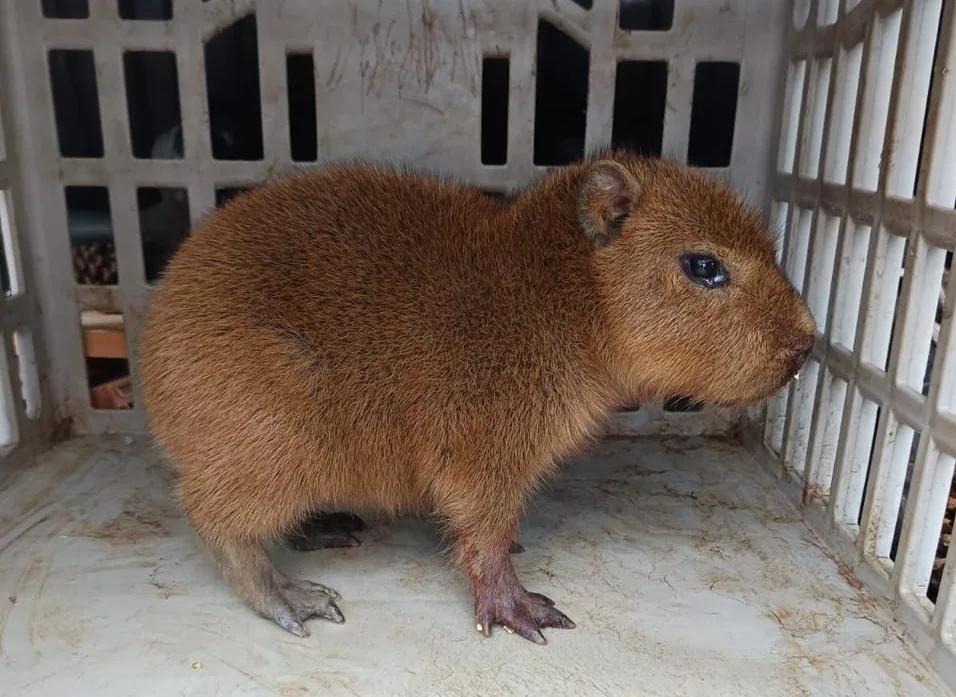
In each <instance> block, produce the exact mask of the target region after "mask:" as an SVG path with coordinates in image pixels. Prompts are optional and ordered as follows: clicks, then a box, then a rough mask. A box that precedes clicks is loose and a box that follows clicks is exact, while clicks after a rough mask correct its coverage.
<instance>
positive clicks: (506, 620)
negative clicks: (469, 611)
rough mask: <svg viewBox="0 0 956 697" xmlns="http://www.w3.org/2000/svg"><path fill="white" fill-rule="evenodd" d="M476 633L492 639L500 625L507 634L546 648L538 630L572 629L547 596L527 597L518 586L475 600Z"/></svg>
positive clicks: (486, 594)
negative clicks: (494, 628)
mask: <svg viewBox="0 0 956 697" xmlns="http://www.w3.org/2000/svg"><path fill="white" fill-rule="evenodd" d="M475 619H476V620H477V623H478V624H477V629H478V631H479V632H481V633H482V634H484V635H485V636H491V628H492V626H494V625H500V626H502V627H503V628H504V630H505V631H506V632H508V633H509V634H520V635H521V636H523V637H524V638H525V639H528V640H529V641H533V642H534V643H536V644H547V643H548V640H547V639H545V638H544V635H543V634H542V633H541V630H542V629H544V628H546V627H555V628H558V629H574V622H572V621H571V620H570V619H569V618H568V616H567V615H565V614H564V613H563V612H561V611H560V610H558V609H557V608H556V607H555V606H554V601H552V600H551V599H550V598H548V597H547V596H544V595H541V594H540V593H529V592H528V591H526V590H525V589H524V588H521V587H520V586H519V587H518V588H515V589H513V590H512V589H508V590H505V591H502V592H499V593H484V594H482V595H481V596H480V597H478V598H477V599H476V600H475Z"/></svg>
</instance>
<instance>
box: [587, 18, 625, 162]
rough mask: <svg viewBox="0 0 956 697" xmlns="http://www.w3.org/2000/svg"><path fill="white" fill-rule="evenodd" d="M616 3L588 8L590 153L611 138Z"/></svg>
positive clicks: (615, 63) (615, 61) (588, 136)
mask: <svg viewBox="0 0 956 697" xmlns="http://www.w3.org/2000/svg"><path fill="white" fill-rule="evenodd" d="M617 4H618V3H617V2H599V3H596V4H595V5H594V6H593V7H592V8H591V9H590V10H589V11H588V26H589V29H590V31H589V37H590V39H591V40H590V42H589V44H588V48H589V50H590V54H591V59H590V64H589V66H588V106H587V110H588V111H587V120H586V122H585V123H586V125H585V132H584V151H585V153H589V152H592V151H594V150H595V149H597V148H598V147H601V146H603V145H605V144H607V143H609V142H610V141H611V127H612V123H613V120H614V119H613V116H614V75H615V73H616V70H615V68H616V66H617V58H616V55H615V50H614V33H615V31H616V28H615V24H616V22H617V12H618V8H617Z"/></svg>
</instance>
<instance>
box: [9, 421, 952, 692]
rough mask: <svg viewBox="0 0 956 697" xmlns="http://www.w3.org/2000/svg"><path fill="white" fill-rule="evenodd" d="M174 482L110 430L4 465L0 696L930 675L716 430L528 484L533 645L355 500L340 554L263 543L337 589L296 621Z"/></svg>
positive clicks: (795, 684)
mask: <svg viewBox="0 0 956 697" xmlns="http://www.w3.org/2000/svg"><path fill="white" fill-rule="evenodd" d="M0 475H2V473H0ZM169 481H170V477H169V475H168V471H167V470H166V468H165V467H164V466H163V464H162V462H161V460H160V458H159V457H158V456H157V454H156V453H155V451H154V450H153V449H152V448H151V447H150V446H149V445H148V443H147V442H146V440H145V439H137V440H136V441H135V442H133V441H130V439H125V440H124V439H119V438H116V439H80V440H77V441H73V442H70V443H67V444H63V445H60V446H58V447H57V448H56V449H55V450H53V451H51V452H50V453H48V454H46V455H44V456H42V458H41V459H40V462H38V463H37V464H36V466H35V467H33V468H31V469H28V470H24V471H22V472H17V473H7V474H6V476H5V477H2V478H0V482H2V488H0V594H2V595H0V685H3V686H4V689H3V690H0V692H3V694H5V695H11V697H12V696H13V695H17V697H34V696H36V697H49V696H50V695H59V694H62V695H70V696H71V697H86V696H90V697H113V696H114V695H115V696H117V697H120V696H122V697H131V696H138V695H196V696H203V697H206V696H213V695H250V696H252V695H255V696H257V697H264V696H272V695H276V696H280V697H298V696H304V695H312V694H322V695H361V696H365V695H368V696H370V697H380V696H384V695H389V696H399V695H414V696H415V697H424V696H431V695H435V696H439V695H440V696H442V697H454V696H458V695H461V696H468V697H474V696H475V695H516V696H518V695H575V696H581V695H642V696H644V697H653V696H658V695H660V696H661V697H665V696H666V697H672V696H674V695H680V696H682V697H696V696H698V695H699V696H700V697H714V696H715V695H728V696H731V695H732V696H733V697H744V696H750V695H752V696H753V697H770V696H775V695H780V696H781V697H784V696H786V697H791V696H794V695H804V696H813V697H816V696H818V695H820V696H822V695H826V696H827V697H843V696H851V695H859V696H861V697H862V696H863V695H899V696H900V697H902V696H904V695H905V697H925V696H929V695H933V696H941V695H947V694H949V693H948V692H947V691H946V690H945V688H944V687H942V684H941V682H940V681H939V680H938V679H937V678H936V677H935V675H934V674H933V673H932V672H931V671H930V670H929V669H928V668H927V667H925V664H924V663H922V661H921V660H920V659H919V658H917V656H916V654H915V653H914V652H912V651H911V650H910V649H909V648H908V647H907V646H906V644H905V643H904V641H903V640H902V639H901V638H900V636H898V629H897V628H896V626H895V625H893V624H892V622H890V620H889V613H888V611H887V610H886V609H885V608H884V607H882V605H881V604H880V603H879V602H877V601H875V600H873V599H871V598H869V597H868V596H867V595H866V593H865V590H860V589H858V588H856V587H855V586H856V585H857V584H856V583H855V582H854V579H852V578H850V579H848V578H845V577H844V576H842V575H841V573H840V570H839V569H838V567H837V564H836V563H835V562H833V561H832V560H831V559H830V558H829V557H828V555H827V553H826V551H825V549H823V548H822V547H821V546H820V544H819V543H818V542H817V541H816V539H815V537H814V536H813V535H812V534H811V533H810V532H809V531H808V529H807V528H806V527H805V526H804V525H803V524H802V523H801V521H800V519H799V516H798V515H797V513H796V511H795V509H794V508H792V507H791V506H790V505H789V504H788V503H787V502H786V500H785V499H784V498H783V497H782V495H781V494H779V493H778V491H777V489H776V487H775V485H774V483H773V481H772V479H771V478H770V477H769V476H768V475H767V474H766V473H765V472H764V471H763V470H761V469H760V467H759V465H758V464H757V463H755V462H754V461H753V460H752V459H751V458H750V457H749V456H748V455H747V454H746V453H745V452H744V451H743V450H742V449H740V448H739V447H737V446H734V445H730V444H725V443H722V442H715V441H706V440H684V441H660V440H636V439H635V440H627V439H622V440H610V441H607V442H605V443H603V444H602V445H600V446H599V447H598V448H596V449H595V450H594V451H593V452H592V453H590V454H589V455H588V456H587V457H584V458H580V459H578V460H576V461H575V462H573V463H571V464H570V465H569V466H567V467H566V468H565V469H564V470H563V471H562V473H561V474H560V475H559V476H558V477H557V478H556V479H554V480H553V481H552V482H551V485H550V486H549V487H547V488H546V489H544V490H543V491H542V492H541V494H540V495H539V496H538V497H537V498H536V499H535V500H534V501H533V502H532V504H531V505H530V506H529V509H528V511H527V515H526V516H525V519H524V521H523V523H522V527H521V533H520V537H519V539H520V540H521V542H522V544H523V545H524V546H525V548H526V550H527V551H526V552H525V553H524V554H520V555H517V556H515V557H514V560H515V565H516V567H517V569H518V573H519V575H520V576H521V578H522V580H523V581H524V582H525V584H526V585H527V586H528V587H529V588H530V589H531V590H537V591H540V592H543V593H545V594H547V595H549V596H551V597H552V598H553V599H554V600H555V601H556V602H557V605H558V607H559V608H561V609H562V610H563V611H564V612H566V613H567V614H568V616H570V617H571V618H572V619H573V620H574V621H575V622H576V623H577V629H574V630H570V631H568V630H564V631H562V630H547V631H546V635H547V637H548V639H549V642H550V643H549V645H547V646H536V645H534V644H532V643H530V642H527V641H525V640H524V639H521V638H519V637H518V636H512V635H509V634H506V633H505V632H504V631H503V630H501V629H498V630H497V631H496V632H495V633H494V634H493V636H492V638H490V639H484V638H482V637H481V636H479V635H478V634H477V632H476V631H475V627H474V621H473V619H472V614H471V610H472V608H471V601H470V598H469V596H468V593H467V587H466V584H465V583H464V581H463V579H462V578H461V577H460V576H459V575H458V574H457V573H456V572H455V571H454V570H452V569H450V568H449V566H448V564H447V559H446V558H445V557H443V556H442V550H443V549H444V544H443V541H442V540H441V538H439V536H438V534H437V532H436V531H435V529H434V528H433V527H432V526H430V525H428V524H426V523H425V522H423V521H420V520H417V519H413V518H410V519H402V520H399V521H395V522H391V523H387V522H383V521H376V520H375V519H366V520H367V522H368V523H369V526H370V529H369V530H368V531H367V532H366V533H362V534H361V538H362V543H363V544H362V546H361V547H357V548H353V549H348V550H323V551H318V552H312V553H307V554H303V553H297V552H292V551H288V550H284V549H279V550H275V551H274V558H275V559H276V560H277V562H278V564H279V565H280V567H281V568H283V569H285V570H287V571H289V572H290V573H293V574H295V575H299V576H302V577H306V578H310V579H313V580H317V581H321V582H323V583H325V584H326V585H329V586H332V587H333V588H336V589H337V590H339V591H340V592H341V593H342V595H343V596H344V598H343V600H342V602H341V604H340V605H341V608H342V610H343V612H344V613H345V616H346V623H345V624H344V625H340V626H338V625H333V624H331V623H328V622H323V621H316V620H313V621H311V622H310V624H309V626H310V629H311V631H312V636H311V637H309V638H306V639H298V638H295V637H293V636H291V635H289V634H286V633H285V632H283V631H282V630H280V629H278V628H277V627H276V626H275V625H273V624H272V623H270V622H267V621H266V620H263V619H260V618H259V617H257V616H256V615H254V614H253V613H252V611H251V610H249V609H247V607H246V606H245V605H244V604H243V603H242V602H241V601H240V600H239V599H238V598H237V597H236V596H234V595H233V594H232V592H231V591H230V589H229V588H228V587H227V586H226V584H225V583H224V582H223V581H222V580H221V579H220V577H219V576H218V575H217V572H216V569H215V567H214V565H213V563H212V562H211V560H210V559H209V557H208V556H207V555H206V554H205V552H203V551H202V550H201V549H200V547H199V546H198V544H197V543H196V538H195V536H194V535H193V534H192V532H191V531H190V529H189V528H188V526H187V525H186V524H185V522H184V521H183V520H182V518H181V517H180V516H179V515H178V512H177V509H176V506H175V505H174V503H173V502H172V500H171V498H170V496H169V493H168V486H169ZM490 514H493V512H490Z"/></svg>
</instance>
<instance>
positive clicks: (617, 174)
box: [578, 160, 640, 249]
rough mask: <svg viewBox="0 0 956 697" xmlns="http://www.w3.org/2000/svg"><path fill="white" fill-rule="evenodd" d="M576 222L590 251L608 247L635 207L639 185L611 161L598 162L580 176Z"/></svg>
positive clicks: (632, 177) (631, 176) (629, 174)
mask: <svg viewBox="0 0 956 697" xmlns="http://www.w3.org/2000/svg"><path fill="white" fill-rule="evenodd" d="M578 196H579V201H578V221H579V222H580V224H581V231H582V232H583V233H584V237H585V239H586V240H587V241H588V243H589V244H590V245H591V247H592V248H593V249H600V248H601V247H604V246H606V245H609V244H611V243H612V242H614V240H616V239H617V237H618V236H619V235H620V234H621V231H622V230H623V229H624V223H625V222H626V221H627V217H628V216H629V215H630V214H631V211H632V210H633V208H634V207H635V206H636V205H637V200H638V197H639V196H640V185H639V184H638V183H637V181H636V180H635V178H634V176H633V175H632V174H631V173H630V172H628V171H627V170H626V169H625V168H624V167H622V166H621V165H619V164H618V163H617V162H614V161H613V160H598V161H597V162H595V163H594V164H592V165H590V166H589V167H588V169H587V170H586V171H585V173H584V181H583V184H582V185H581V190H580V192H579V194H578Z"/></svg>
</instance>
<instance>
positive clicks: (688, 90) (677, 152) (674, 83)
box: [661, 18, 694, 163]
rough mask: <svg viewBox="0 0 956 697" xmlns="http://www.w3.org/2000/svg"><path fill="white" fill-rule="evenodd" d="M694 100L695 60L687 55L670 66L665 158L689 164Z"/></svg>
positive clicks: (664, 142)
mask: <svg viewBox="0 0 956 697" xmlns="http://www.w3.org/2000/svg"><path fill="white" fill-rule="evenodd" d="M675 21H676V18H675ZM693 101H694V58H693V56H692V55H687V54H684V55H683V56H679V57H675V58H674V59H673V60H672V61H671V64H670V66H669V67H668V73H667V110H666V111H665V112H664V113H665V117H664V138H663V143H662V147H661V151H662V154H663V155H664V156H665V157H672V158H674V159H676V160H677V161H678V162H682V163H683V162H687V134H688V133H690V112H691V108H692V107H693Z"/></svg>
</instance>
